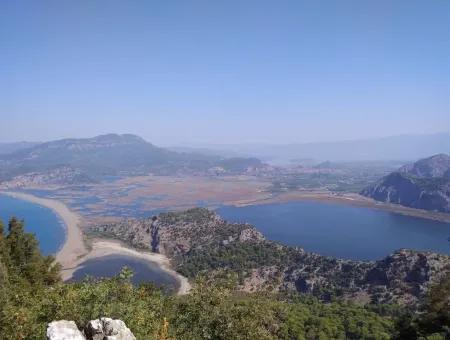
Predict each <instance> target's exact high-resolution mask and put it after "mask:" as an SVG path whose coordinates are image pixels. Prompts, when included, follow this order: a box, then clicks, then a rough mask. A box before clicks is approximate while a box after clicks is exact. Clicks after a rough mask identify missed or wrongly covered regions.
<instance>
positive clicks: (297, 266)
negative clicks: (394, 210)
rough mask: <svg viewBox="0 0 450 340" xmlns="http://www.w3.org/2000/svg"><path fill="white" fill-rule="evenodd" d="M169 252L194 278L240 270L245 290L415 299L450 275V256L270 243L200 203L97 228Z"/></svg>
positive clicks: (403, 300)
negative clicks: (337, 253) (339, 253)
mask: <svg viewBox="0 0 450 340" xmlns="http://www.w3.org/2000/svg"><path fill="white" fill-rule="evenodd" d="M100 230H101V231H103V232H107V233H108V235H115V237H117V238H119V239H121V240H123V241H127V242H128V243H130V244H132V245H135V246H136V245H138V246H141V247H142V246H146V249H149V248H150V249H151V250H153V251H155V252H160V253H163V254H165V255H167V256H168V257H169V258H170V259H171V260H172V262H173V265H174V267H175V269H176V270H177V271H179V272H181V273H182V274H183V275H186V276H188V277H192V278H193V277H196V276H197V275H198V274H201V273H203V274H204V273H207V274H208V276H209V277H211V278H214V277H215V273H217V274H220V271H222V270H227V271H232V272H234V273H236V274H238V276H239V277H240V278H242V281H241V283H240V284H239V288H240V289H242V290H244V291H250V292H254V291H281V292H299V293H305V294H312V295H315V296H317V297H320V298H322V299H324V300H327V299H331V298H332V296H336V295H337V296H344V297H348V298H350V299H355V298H356V299H360V297H361V296H364V297H365V299H366V301H374V302H387V303H390V302H393V303H395V302H399V303H407V304H413V303H415V302H417V301H418V300H420V299H421V298H422V297H423V296H424V295H425V293H426V291H427V289H428V287H429V286H430V285H431V284H433V283H436V282H438V281H439V280H440V279H441V278H442V277H443V276H444V275H447V274H450V257H449V256H446V255H439V254H436V253H431V252H419V251H413V250H399V251H397V252H395V253H394V254H392V255H390V256H387V257H386V258H384V259H382V260H380V261H376V262H363V261H350V260H342V259H336V258H331V257H326V256H322V255H319V254H315V253H308V252H305V251H304V250H303V249H301V248H297V247H288V246H283V245H281V244H278V243H275V242H270V241H267V240H265V239H264V236H263V235H262V234H261V233H260V232H259V231H258V230H257V229H256V228H255V227H253V226H251V225H249V224H239V223H228V222H226V221H224V220H223V219H222V218H220V216H218V215H217V214H216V213H214V212H212V211H210V210H207V209H204V208H196V209H190V210H187V211H182V212H171V213H163V214H160V215H159V216H158V217H153V218H150V219H144V220H127V221H122V222H120V223H113V224H107V225H101V226H95V227H92V232H95V231H97V232H98V231H100Z"/></svg>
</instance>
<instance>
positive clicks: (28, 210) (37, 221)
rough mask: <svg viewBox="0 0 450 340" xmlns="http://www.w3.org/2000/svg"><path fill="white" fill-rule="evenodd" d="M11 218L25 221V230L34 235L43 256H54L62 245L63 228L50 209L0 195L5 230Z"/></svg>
mask: <svg viewBox="0 0 450 340" xmlns="http://www.w3.org/2000/svg"><path fill="white" fill-rule="evenodd" d="M12 216H16V217H17V218H19V219H24V220H25V230H26V231H27V232H30V233H33V234H35V235H36V237H37V239H38V240H39V246H40V248H41V251H42V253H43V254H45V255H50V254H55V253H56V252H57V251H58V250H59V248H61V246H62V245H63V243H64V241H65V238H66V231H65V226H64V223H63V222H62V220H61V219H60V218H59V216H58V215H56V214H55V213H54V212H53V211H52V210H51V209H48V208H45V207H43V206H41V205H38V204H35V203H31V202H28V201H23V200H20V199H17V198H13V197H9V196H6V195H0V219H1V220H2V221H3V223H4V224H5V230H7V224H8V221H9V219H10V218H11V217H12Z"/></svg>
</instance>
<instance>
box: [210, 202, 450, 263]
mask: <svg viewBox="0 0 450 340" xmlns="http://www.w3.org/2000/svg"><path fill="white" fill-rule="evenodd" d="M217 212H218V213H219V214H220V215H221V216H222V217H223V218H225V219H227V220H229V221H233V222H242V223H243V222H248V223H250V224H252V225H254V226H256V227H257V228H258V229H259V230H260V231H261V232H262V233H263V234H264V235H265V236H266V238H268V239H270V240H274V241H278V242H280V243H283V244H286V245H292V246H300V247H303V248H304V249H305V250H307V251H312V252H316V253H319V254H323V255H328V256H334V257H338V258H346V259H355V260H376V259H381V258H382V257H384V256H386V255H388V254H390V253H392V252H393V251H394V250H397V249H400V248H411V249H417V250H430V251H435V252H439V253H443V254H450V242H449V241H448V238H449V237H450V223H443V222H437V221H432V220H427V219H423V218H416V217H411V216H404V215H400V214H394V213H390V212H387V211H383V210H376V209H370V208H364V207H356V206H347V205H341V204H333V203H323V202H307V201H299V202H288V203H278V204H265V205H254V206H246V207H234V206H222V207H220V208H218V209H217Z"/></svg>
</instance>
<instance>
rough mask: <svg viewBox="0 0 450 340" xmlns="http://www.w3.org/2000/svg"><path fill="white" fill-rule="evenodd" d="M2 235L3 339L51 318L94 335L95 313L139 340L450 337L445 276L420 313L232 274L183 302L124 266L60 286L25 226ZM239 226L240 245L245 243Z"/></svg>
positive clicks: (31, 331) (449, 287) (38, 328)
mask: <svg viewBox="0 0 450 340" xmlns="http://www.w3.org/2000/svg"><path fill="white" fill-rule="evenodd" d="M203 216H204V215H203ZM180 217H181V218H182V219H183V218H184V217H183V216H182V215H180V216H175V215H172V214H169V215H166V216H165V217H164V218H166V219H167V220H166V221H174V222H176V221H177V220H178V221H179V218H180ZM6 229H7V230H4V228H3V225H2V224H1V222H0V305H1V307H2V308H1V310H0V330H1V332H0V339H2V340H3V339H5V340H6V339H7V340H12V339H14V340H15V339H18V340H25V339H27V340H28V339H45V334H46V328H47V325H48V324H49V323H51V322H52V321H55V320H73V321H75V323H76V326H77V327H78V328H79V330H80V331H84V334H85V336H86V339H88V340H91V339H97V338H96V337H92V332H86V329H83V327H84V326H85V325H86V324H87V323H88V321H89V320H98V318H99V317H102V316H106V317H112V318H116V319H121V320H123V321H125V323H126V325H127V326H128V327H129V329H130V330H131V331H132V333H133V334H134V336H135V337H136V339H138V340H163V339H164V340H168V339H186V340H187V339H189V340H203V339H216V340H225V339H226V340H229V339H249V340H253V339H255V340H275V339H286V340H291V339H355V340H356V339H359V340H364V339H367V340H369V339H371V340H373V339H410V340H414V339H425V338H426V339H436V340H444V339H446V337H448V336H449V335H450V332H449V330H448V325H449V324H450V314H449V311H450V305H449V300H448V296H449V294H450V276H447V277H443V279H442V280H441V281H440V282H439V283H437V284H436V285H435V286H433V287H431V289H430V290H429V291H428V293H427V296H426V297H425V298H424V300H423V303H422V304H421V305H420V306H419V308H420V313H415V312H414V311H411V310H409V309H404V308H402V307H401V306H395V305H380V304H377V305H375V304H368V305H366V306H365V307H363V306H360V305H356V304H352V303H348V302H346V301H340V300H336V301H334V302H330V303H322V302H320V301H318V300H317V299H316V298H313V297H307V296H298V295H297V296H289V295H279V294H269V293H264V294H249V293H244V292H236V291H234V290H233V289H232V287H233V281H232V280H233V278H230V277H229V279H228V282H227V281H223V282H222V283H220V284H212V283H211V282H210V281H209V280H207V279H205V278H204V277H198V278H197V280H196V281H195V284H194V287H193V290H192V291H191V293H190V294H188V295H187V296H167V295H165V294H163V293H162V291H161V290H160V289H158V288H156V287H155V286H153V285H152V284H143V285H140V286H138V287H133V286H132V285H131V284H130V277H131V275H132V272H130V270H128V269H124V270H122V272H121V273H118V275H117V276H116V277H115V278H112V279H104V280H93V279H87V280H85V281H84V282H80V283H63V282H61V281H60V280H59V278H58V276H59V267H58V266H57V265H56V266H55V264H54V262H53V258H51V257H44V256H42V255H41V254H40V252H39V248H38V244H37V242H36V240H35V238H34V236H33V235H31V234H27V233H25V232H24V227H23V223H22V222H20V221H19V220H17V219H13V220H11V221H10V223H9V226H8V228H6ZM245 230H249V228H248V227H245V226H244V228H243V229H242V230H241V233H240V234H241V236H242V241H245V240H249V239H251V238H252V233H249V232H245ZM204 240H206V239H204ZM342 270H344V268H342ZM81 338H82V337H81ZM53 339H55V338H53ZM58 339H60V338H58Z"/></svg>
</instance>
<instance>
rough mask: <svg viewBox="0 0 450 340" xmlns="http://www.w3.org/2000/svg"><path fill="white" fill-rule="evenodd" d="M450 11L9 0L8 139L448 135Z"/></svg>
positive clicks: (4, 67) (0, 57)
mask: <svg viewBox="0 0 450 340" xmlns="http://www.w3.org/2000/svg"><path fill="white" fill-rule="evenodd" d="M449 37H450V1H448V0H435V1H426V0H423V1H414V0H404V1H402V0H396V1H392V0H388V1H384V0H377V1H365V0H355V1H347V0H338V1H331V0H328V1H320V0H314V1H313V0H311V1H299V0H297V1H264V0H259V1H251V0H246V1H242V0H240V1H210V0H208V1H188V0H184V1H149V0H147V1H122V0H120V1H119V0H104V1H103V0H102V1H100V0H98V1H94V0H77V1H60V0H54V1H20V0H2V1H1V2H0V118H1V120H2V124H0V141H15V140H48V139H54V138H63V137H86V136H93V135H96V134H100V133H108V132H119V133H136V134H139V135H141V136H143V137H144V138H146V139H147V140H149V141H152V142H154V143H157V144H162V145H174V144H187V143H190V144H195V143H216V144H217V143H249V142H264V143H292V142H311V141H330V140H342V139H358V138H362V137H378V136H388V135H396V134H405V133H434V132H440V131H450V38H449Z"/></svg>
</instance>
